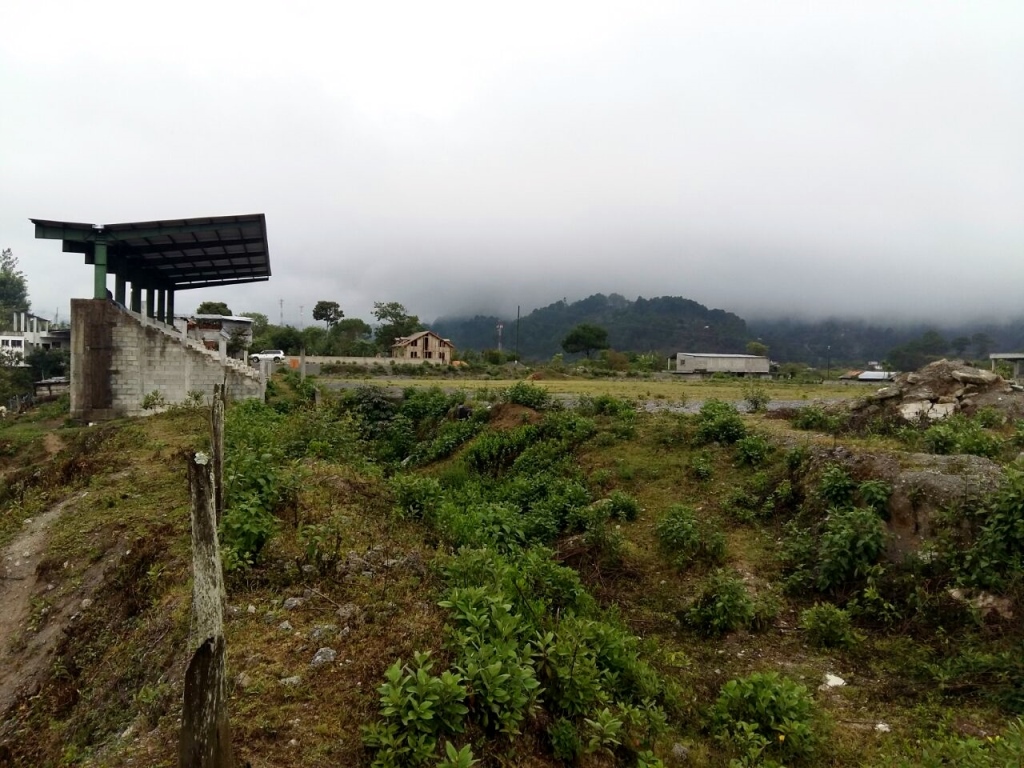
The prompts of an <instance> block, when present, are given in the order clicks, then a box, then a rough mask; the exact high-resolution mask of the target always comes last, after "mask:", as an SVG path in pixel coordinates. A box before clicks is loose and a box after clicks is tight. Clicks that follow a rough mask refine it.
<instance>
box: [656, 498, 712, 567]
mask: <svg viewBox="0 0 1024 768" xmlns="http://www.w3.org/2000/svg"><path fill="white" fill-rule="evenodd" d="M655 535H656V536H657V537H658V545H659V546H660V547H661V550H662V552H664V553H665V555H666V556H667V557H668V558H669V559H670V560H671V561H672V563H673V564H674V565H676V566H677V567H679V568H685V567H687V566H688V565H690V564H691V563H692V562H704V563H719V562H721V561H722V559H723V558H724V557H725V534H723V533H722V532H721V530H719V529H717V528H715V527H712V526H711V525H709V524H706V523H701V522H700V521H698V519H697V515H696V513H695V512H694V511H693V510H692V509H690V508H689V507H685V506H683V505H681V504H674V505H672V506H671V507H669V510H668V512H666V513H665V516H664V517H662V518H661V520H659V521H658V524H657V525H656V526H655Z"/></svg>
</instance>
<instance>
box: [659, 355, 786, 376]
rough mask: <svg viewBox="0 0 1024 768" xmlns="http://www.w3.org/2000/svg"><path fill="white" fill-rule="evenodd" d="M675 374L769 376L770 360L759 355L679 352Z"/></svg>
mask: <svg viewBox="0 0 1024 768" xmlns="http://www.w3.org/2000/svg"><path fill="white" fill-rule="evenodd" d="M675 373H676V374H679V375H680V376H690V377H692V378H695V379H701V378H705V377H707V376H712V375H714V374H716V373H724V374H729V375H732V376H740V377H745V378H758V379H767V378H770V377H771V362H770V361H769V360H768V358H767V357H763V356H761V355H733V354H718V353H712V352H679V353H677V354H676V370H675Z"/></svg>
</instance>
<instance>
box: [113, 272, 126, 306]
mask: <svg viewBox="0 0 1024 768" xmlns="http://www.w3.org/2000/svg"><path fill="white" fill-rule="evenodd" d="M127 282H128V281H127V279H125V276H124V275H123V274H121V273H118V274H117V275H116V277H115V279H114V300H115V301H116V302H117V303H118V304H120V305H121V306H123V307H124V306H128V303H127V302H126V301H125V300H124V299H125V286H126V284H127Z"/></svg>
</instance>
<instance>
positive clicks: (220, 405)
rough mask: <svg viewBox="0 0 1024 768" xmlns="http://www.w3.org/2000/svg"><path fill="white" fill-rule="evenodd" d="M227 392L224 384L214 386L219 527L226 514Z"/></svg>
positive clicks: (212, 418) (212, 417) (215, 501)
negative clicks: (225, 430)
mask: <svg viewBox="0 0 1024 768" xmlns="http://www.w3.org/2000/svg"><path fill="white" fill-rule="evenodd" d="M226 390H227V387H226V386H224V385H223V384H214V385H213V402H212V403H211V404H210V453H211V454H212V456H211V458H212V460H213V493H214V498H213V508H214V511H215V513H216V521H217V526H218V527H219V526H220V520H221V517H222V516H223V514H224V409H225V407H226Z"/></svg>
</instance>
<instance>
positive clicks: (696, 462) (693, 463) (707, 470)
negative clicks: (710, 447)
mask: <svg viewBox="0 0 1024 768" xmlns="http://www.w3.org/2000/svg"><path fill="white" fill-rule="evenodd" d="M687 468H688V470H689V472H690V476H691V477H692V478H693V479H694V480H700V481H701V482H705V483H706V482H707V481H708V480H710V479H711V478H712V477H713V476H714V474H715V465H714V464H713V462H712V459H711V455H710V454H709V453H708V452H707V451H701V452H700V453H695V454H694V455H693V456H691V457H690V463H689V465H688V467H687Z"/></svg>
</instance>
